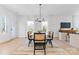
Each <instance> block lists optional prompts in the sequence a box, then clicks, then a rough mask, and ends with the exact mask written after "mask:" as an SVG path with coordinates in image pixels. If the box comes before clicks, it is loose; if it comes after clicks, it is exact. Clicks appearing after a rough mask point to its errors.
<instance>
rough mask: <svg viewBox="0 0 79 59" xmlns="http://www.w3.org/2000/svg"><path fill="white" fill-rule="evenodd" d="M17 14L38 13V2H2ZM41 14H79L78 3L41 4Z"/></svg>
mask: <svg viewBox="0 0 79 59" xmlns="http://www.w3.org/2000/svg"><path fill="white" fill-rule="evenodd" d="M3 6H4V7H6V8H8V9H9V10H12V11H14V12H16V13H17V14H19V15H39V5H38V4H3ZM42 15H79V4H43V5H42Z"/></svg>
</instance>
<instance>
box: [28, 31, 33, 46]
mask: <svg viewBox="0 0 79 59" xmlns="http://www.w3.org/2000/svg"><path fill="white" fill-rule="evenodd" d="M27 35H28V40H29V43H28V47H29V46H30V44H31V43H32V41H34V39H33V36H32V35H31V32H28V33H27Z"/></svg>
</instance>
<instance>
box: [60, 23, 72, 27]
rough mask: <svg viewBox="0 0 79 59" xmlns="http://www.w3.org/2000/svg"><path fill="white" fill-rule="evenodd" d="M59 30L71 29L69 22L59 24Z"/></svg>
mask: <svg viewBox="0 0 79 59" xmlns="http://www.w3.org/2000/svg"><path fill="white" fill-rule="evenodd" d="M60 25H61V26H60V27H61V28H71V23H70V22H61V24H60Z"/></svg>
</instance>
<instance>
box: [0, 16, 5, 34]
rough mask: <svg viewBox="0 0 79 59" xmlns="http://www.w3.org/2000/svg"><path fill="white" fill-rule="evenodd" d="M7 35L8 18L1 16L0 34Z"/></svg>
mask: <svg viewBox="0 0 79 59" xmlns="http://www.w3.org/2000/svg"><path fill="white" fill-rule="evenodd" d="M4 33H6V17H5V16H4V17H2V16H0V34H4Z"/></svg>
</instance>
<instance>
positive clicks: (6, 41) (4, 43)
mask: <svg viewBox="0 0 79 59" xmlns="http://www.w3.org/2000/svg"><path fill="white" fill-rule="evenodd" d="M16 38H17V37H15V38H12V39H9V40H7V41H5V42H1V43H0V44H5V43H8V42H10V41H13V40H14V39H16Z"/></svg>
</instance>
